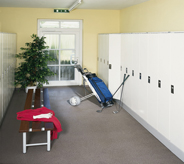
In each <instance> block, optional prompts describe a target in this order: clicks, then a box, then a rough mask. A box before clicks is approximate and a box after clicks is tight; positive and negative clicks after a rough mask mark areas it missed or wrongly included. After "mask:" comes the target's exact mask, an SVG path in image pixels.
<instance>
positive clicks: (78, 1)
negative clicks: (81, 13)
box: [68, 0, 82, 11]
mask: <svg viewBox="0 0 184 164" xmlns="http://www.w3.org/2000/svg"><path fill="white" fill-rule="evenodd" d="M81 3H82V0H77V1H76V2H75V3H74V4H73V5H72V6H71V7H70V8H69V9H68V10H69V11H72V10H74V9H76V8H77V7H78V6H79V5H80V4H81Z"/></svg>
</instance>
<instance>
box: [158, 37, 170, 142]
mask: <svg viewBox="0 0 184 164" xmlns="http://www.w3.org/2000/svg"><path fill="white" fill-rule="evenodd" d="M158 46H159V54H158V80H159V81H157V83H159V84H158V86H157V92H158V101H157V102H158V131H159V132H160V133H161V134H162V135H163V136H164V137H166V138H168V139H169V113H170V111H169V104H170V101H169V95H170V54H171V51H170V47H171V45H170V34H169V33H163V34H159V45H158Z"/></svg>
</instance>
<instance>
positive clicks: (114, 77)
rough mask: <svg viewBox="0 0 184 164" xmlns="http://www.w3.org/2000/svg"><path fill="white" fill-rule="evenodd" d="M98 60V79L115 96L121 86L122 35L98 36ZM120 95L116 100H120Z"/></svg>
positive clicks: (117, 95) (116, 96)
mask: <svg viewBox="0 0 184 164" xmlns="http://www.w3.org/2000/svg"><path fill="white" fill-rule="evenodd" d="M98 60H99V61H98V77H99V78H101V79H102V80H103V81H104V83H105V84H106V85H107V87H108V88H109V90H110V92H111V93H112V94H113V93H114V92H115V91H116V89H117V88H118V87H119V85H120V60H121V34H99V35H98ZM109 66H110V67H111V68H110V69H109ZM119 93H120V91H119V92H117V93H116V95H115V96H114V98H115V99H119V97H120V94H119Z"/></svg>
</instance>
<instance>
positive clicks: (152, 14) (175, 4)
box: [120, 0, 184, 33]
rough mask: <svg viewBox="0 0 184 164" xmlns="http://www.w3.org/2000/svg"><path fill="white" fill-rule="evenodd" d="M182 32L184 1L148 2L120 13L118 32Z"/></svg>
mask: <svg viewBox="0 0 184 164" xmlns="http://www.w3.org/2000/svg"><path fill="white" fill-rule="evenodd" d="M155 31H184V0H149V1H147V2H144V3H141V4H139V5H135V6H132V7H129V8H126V9H122V10H121V12H120V32H122V33H123V32H155Z"/></svg>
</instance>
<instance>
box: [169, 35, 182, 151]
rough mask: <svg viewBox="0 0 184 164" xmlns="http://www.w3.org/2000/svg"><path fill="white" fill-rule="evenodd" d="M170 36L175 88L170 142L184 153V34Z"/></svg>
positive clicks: (171, 99)
mask: <svg viewBox="0 0 184 164" xmlns="http://www.w3.org/2000/svg"><path fill="white" fill-rule="evenodd" d="M170 35H171V38H170V39H171V67H170V68H171V69H170V85H173V87H174V88H173V93H170V141H171V143H173V144H174V145H176V146H177V147H178V148H180V149H181V150H182V151H184V142H183V138H184V127H183V125H184V103H183V100H184V87H183V85H184V76H183V70H184V64H183V63H184V55H183V54H184V46H183V44H184V33H173V34H170ZM170 89H171V88H170Z"/></svg>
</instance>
